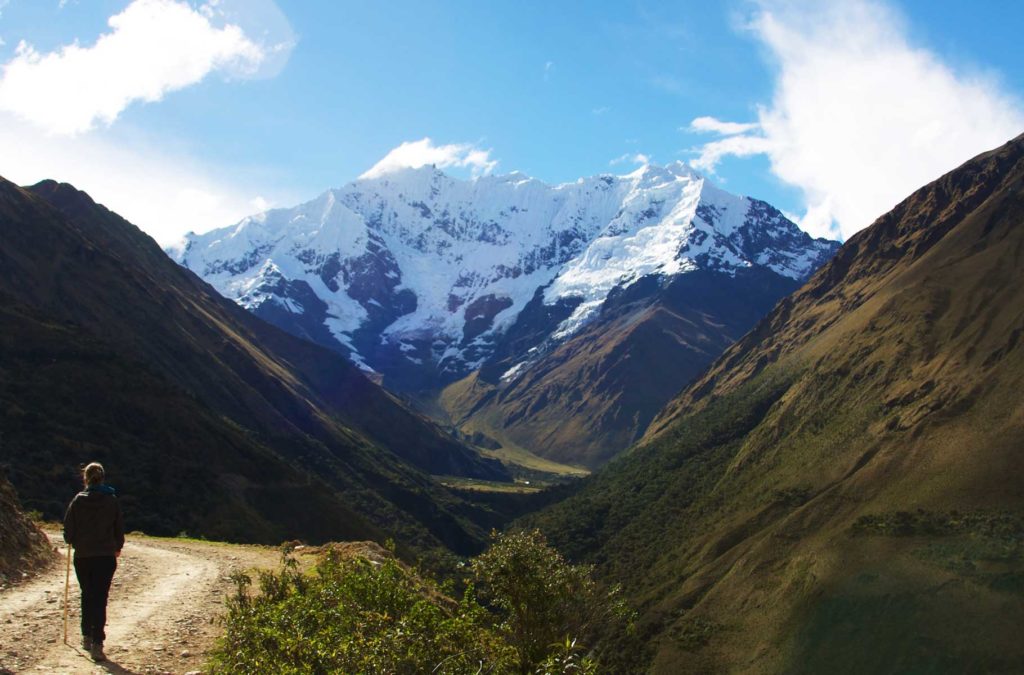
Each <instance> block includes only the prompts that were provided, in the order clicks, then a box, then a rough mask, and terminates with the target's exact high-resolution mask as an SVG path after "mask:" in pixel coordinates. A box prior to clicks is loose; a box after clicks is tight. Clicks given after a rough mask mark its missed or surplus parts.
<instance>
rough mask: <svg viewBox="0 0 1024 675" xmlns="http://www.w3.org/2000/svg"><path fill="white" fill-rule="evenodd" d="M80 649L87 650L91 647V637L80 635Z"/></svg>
mask: <svg viewBox="0 0 1024 675" xmlns="http://www.w3.org/2000/svg"><path fill="white" fill-rule="evenodd" d="M82 649H84V650H85V651H89V650H91V649H92V638H91V637H89V636H88V635H83V636H82Z"/></svg>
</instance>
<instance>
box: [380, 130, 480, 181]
mask: <svg viewBox="0 0 1024 675" xmlns="http://www.w3.org/2000/svg"><path fill="white" fill-rule="evenodd" d="M428 164H433V165H434V166H436V167H438V168H439V169H446V168H451V167H454V168H468V169H470V171H471V172H472V174H473V175H474V176H479V175H482V174H488V173H490V172H492V171H493V170H494V168H495V167H496V166H497V165H498V161H497V160H495V159H491V151H490V150H481V149H480V148H478V147H476V146H475V145H472V144H470V143H452V144H450V145H434V143H433V141H431V140H430V139H429V138H423V139H420V140H418V141H406V142H404V143H402V144H401V145H399V146H398V147H397V148H395V149H393V150H392V151H391V152H389V153H388V154H387V155H385V156H384V159H382V160H380V161H379V162H377V163H376V164H374V165H373V167H372V168H371V169H370V170H369V171H367V172H366V173H364V174H363V175H362V176H360V178H377V177H379V176H382V175H384V174H386V173H391V172H392V171H397V170H399V169H418V168H419V167H421V166H426V165H428Z"/></svg>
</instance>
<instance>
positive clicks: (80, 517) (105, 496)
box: [64, 462, 124, 661]
mask: <svg viewBox="0 0 1024 675" xmlns="http://www.w3.org/2000/svg"><path fill="white" fill-rule="evenodd" d="M105 477H106V472H105V471H104V470H103V465H102V464H100V463H99V462H92V463H91V464H89V465H88V466H86V467H85V468H84V469H83V470H82V479H83V481H84V482H85V489H84V490H82V491H81V492H79V493H78V494H77V495H75V498H74V499H72V500H71V504H70V505H69V506H68V511H67V513H66V514H65V515H64V541H66V542H67V543H68V544H70V545H71V546H72V547H73V548H74V549H75V576H76V577H77V578H78V585H79V587H80V588H81V589H82V648H83V649H85V650H86V651H88V652H89V656H91V657H92V659H93V661H104V660H106V658H107V657H106V655H105V654H104V653H103V640H104V639H105V638H106V633H104V631H103V627H104V625H105V624H106V623H107V596H108V594H109V593H110V582H111V581H113V579H114V570H116V569H117V558H118V557H119V556H120V555H121V548H122V547H123V546H124V520H123V519H122V517H121V505H120V504H119V503H118V502H117V497H116V496H114V488H112V487H110V486H109V485H106V484H104V482H103V481H104V479H105Z"/></svg>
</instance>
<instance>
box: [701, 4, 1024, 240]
mask: <svg viewBox="0 0 1024 675" xmlns="http://www.w3.org/2000/svg"><path fill="white" fill-rule="evenodd" d="M851 26H855V27H856V30H851ZM748 28H749V30H750V31H752V32H753V34H754V35H755V36H756V37H757V39H758V40H760V41H761V42H762V43H763V44H764V45H765V46H766V47H767V48H768V49H769V51H770V53H771V55H772V57H773V59H774V61H775V63H776V65H777V72H776V75H775V91H774V94H773V98H772V101H771V103H770V104H768V105H764V106H762V107H761V108H759V110H758V114H757V118H758V121H757V123H756V125H754V126H752V125H751V124H750V123H731V122H722V121H720V120H717V119H715V118H711V117H699V118H697V119H695V120H693V122H691V124H690V130H691V131H701V132H715V133H719V134H721V135H724V136H725V138H721V139H717V140H714V141H711V142H709V143H705V144H704V145H702V146H701V147H700V149H699V156H698V157H697V158H696V159H695V160H693V162H691V163H692V164H693V166H694V167H695V168H699V169H703V170H709V171H713V170H714V168H715V166H717V164H718V163H719V162H720V161H721V160H722V159H723V158H724V157H727V156H740V157H743V156H750V155H754V154H765V155H767V156H768V158H769V160H770V162H771V170H772V172H773V173H774V174H775V175H776V176H777V177H778V178H780V179H781V180H783V181H784V182H786V183H789V184H791V185H794V186H796V187H798V188H799V189H800V190H801V192H802V194H803V200H804V207H805V209H806V211H805V214H804V216H803V217H802V219H801V225H802V226H803V227H804V229H806V230H808V231H809V232H811V233H812V234H816V235H831V236H836V235H840V236H842V237H844V238H846V237H849V236H850V235H852V234H854V233H855V232H857V231H858V230H860V229H862V228H864V227H866V226H867V225H869V224H871V222H872V221H873V220H874V219H875V218H876V217H877V216H879V215H881V214H882V213H884V212H885V211H887V210H888V209H890V208H891V207H892V206H894V205H895V204H896V203H897V202H898V201H899V200H900V199H902V198H903V197H905V196H906V195H907V194H909V193H910V192H912V191H913V190H915V189H916V188H918V187H920V186H921V185H923V184H925V183H927V182H928V181H930V180H932V179H934V178H936V177H938V176H939V175H941V174H942V173H944V172H945V171H948V170H950V169H952V168H954V167H955V166H957V165H958V164H960V163H962V162H963V161H965V160H967V159H969V158H970V157H972V156H973V155H975V154H977V153H979V152H982V151H984V150H986V149H988V148H991V147H995V146H997V145H999V144H1001V143H1003V142H1005V141H1007V140H1009V139H1010V138H1012V137H1013V136H1015V135H1017V134H1019V133H1020V132H1021V131H1022V130H1024V107H1022V105H1021V103H1020V102H1019V101H1017V100H1015V99H1014V98H1013V97H1011V96H1009V95H1008V94H1006V93H1005V92H1004V91H1003V90H1002V89H1001V87H1000V86H999V84H998V83H997V82H996V81H995V80H994V79H993V78H991V77H986V76H982V75H979V74H975V73H965V72H962V71H961V70H958V69H956V68H954V67H953V66H951V65H950V64H948V63H946V62H944V61H943V60H942V59H941V58H940V57H939V56H938V55H937V54H935V53H934V52H932V51H929V50H928V49H926V48H923V47H921V46H918V45H915V44H912V43H911V41H910V39H909V38H908V36H907V30H906V28H905V22H904V19H903V17H902V16H901V15H899V14H898V13H897V12H896V11H895V10H894V9H892V8H891V7H890V6H888V5H886V4H883V3H882V2H879V1H877V0H839V1H837V2H831V3H827V4H825V3H817V2H809V1H806V0H805V1H793V0H778V1H774V0H766V1H764V2H761V3H760V6H759V9H758V10H756V12H755V13H754V15H753V17H752V18H751V20H750V22H749V25H748Z"/></svg>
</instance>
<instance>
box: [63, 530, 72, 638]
mask: <svg viewBox="0 0 1024 675" xmlns="http://www.w3.org/2000/svg"><path fill="white" fill-rule="evenodd" d="M70 585H71V544H68V564H67V569H66V570H65V571H64V644H67V643H68V587H69V586H70Z"/></svg>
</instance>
